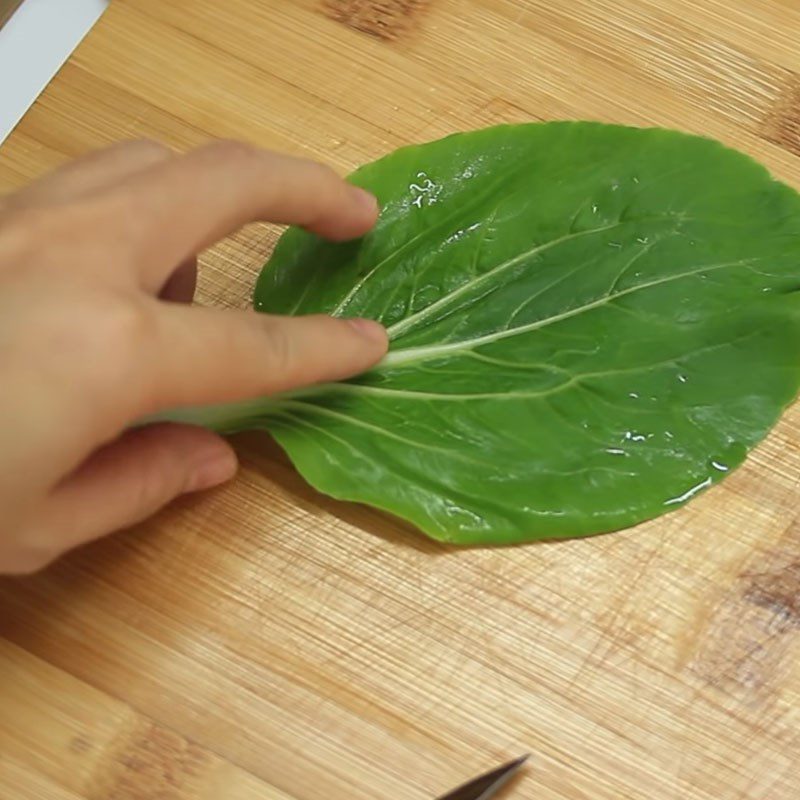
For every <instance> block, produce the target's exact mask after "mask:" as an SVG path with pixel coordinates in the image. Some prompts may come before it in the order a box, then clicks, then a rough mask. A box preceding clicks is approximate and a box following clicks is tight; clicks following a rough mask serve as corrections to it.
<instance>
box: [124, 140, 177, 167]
mask: <svg viewBox="0 0 800 800" xmlns="http://www.w3.org/2000/svg"><path fill="white" fill-rule="evenodd" d="M125 146H126V148H127V149H128V151H129V152H130V153H131V154H132V155H136V156H139V157H141V158H143V159H147V160H150V161H154V162H156V161H163V160H164V159H166V158H169V157H170V156H171V155H172V151H171V150H170V149H169V147H167V146H166V145H165V144H162V143H161V142H158V141H156V140H155V139H134V140H133V141H131V142H128V143H127V144H126V145H125Z"/></svg>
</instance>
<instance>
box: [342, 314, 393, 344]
mask: <svg viewBox="0 0 800 800" xmlns="http://www.w3.org/2000/svg"><path fill="white" fill-rule="evenodd" d="M347 321H348V322H349V323H350V325H351V326H352V327H353V328H355V329H356V331H357V332H358V334H359V335H360V336H363V337H364V338H365V339H369V340H370V341H371V342H380V343H381V344H384V345H385V344H386V328H384V327H383V325H381V324H380V322H375V320H372V319H360V318H357V319H348V320H347Z"/></svg>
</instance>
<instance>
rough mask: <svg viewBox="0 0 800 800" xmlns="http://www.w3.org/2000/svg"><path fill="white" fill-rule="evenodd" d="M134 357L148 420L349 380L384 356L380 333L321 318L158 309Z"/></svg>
mask: <svg viewBox="0 0 800 800" xmlns="http://www.w3.org/2000/svg"><path fill="white" fill-rule="evenodd" d="M161 305H162V308H160V309H159V310H158V313H157V314H156V324H155V325H152V326H147V330H148V334H147V335H148V337H149V347H144V348H140V349H139V350H138V353H137V355H138V359H139V364H140V368H141V370H142V372H143V375H142V376H140V377H141V378H142V380H139V381H137V382H136V385H138V386H146V387H148V388H147V394H146V395H145V396H142V397H141V400H140V402H142V403H143V404H144V406H145V408H139V409H136V410H135V411H136V412H138V413H139V414H152V413H156V412H158V411H162V410H163V409H164V408H170V407H175V406H192V405H202V404H213V403H223V402H228V401H234V400H245V399H248V398H252V397H258V396H263V395H270V394H275V393H277V392H284V391H288V390H290V389H295V388H299V387H301V386H308V385H310V384H313V383H320V382H324V381H335V380H343V379H345V378H350V377H352V376H353V375H357V374H359V373H361V372H364V371H365V370H367V369H369V368H370V367H372V366H373V365H374V364H376V363H377V362H378V361H379V360H380V359H381V358H382V357H383V356H384V355H385V353H386V350H387V348H388V338H387V335H386V331H385V329H384V328H383V326H382V325H380V324H379V323H377V322H373V321H372V320H366V319H349V320H348V319H336V318H334V317H329V316H324V315H312V316H301V317H280V316H273V315H270V314H260V313H254V312H246V311H226V310H220V309H212V308H198V307H188V306H182V305H174V304H169V305H168V304H161Z"/></svg>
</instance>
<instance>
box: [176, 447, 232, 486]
mask: <svg viewBox="0 0 800 800" xmlns="http://www.w3.org/2000/svg"><path fill="white" fill-rule="evenodd" d="M238 466H239V464H238V462H237V460H236V456H235V455H234V453H233V452H232V451H230V450H227V449H225V450H223V449H222V448H215V450H214V452H213V454H209V455H208V456H207V457H206V458H205V459H201V460H200V462H199V463H198V464H197V466H196V467H195V469H194V472H193V473H192V474H191V476H190V478H189V480H188V482H187V486H186V491H187V492H200V491H202V490H203V489H211V488H212V487H214V486H219V485H220V484H221V483H225V482H226V481H229V480H230V479H231V478H232V477H233V476H234V475H235V474H236V469H237V467H238Z"/></svg>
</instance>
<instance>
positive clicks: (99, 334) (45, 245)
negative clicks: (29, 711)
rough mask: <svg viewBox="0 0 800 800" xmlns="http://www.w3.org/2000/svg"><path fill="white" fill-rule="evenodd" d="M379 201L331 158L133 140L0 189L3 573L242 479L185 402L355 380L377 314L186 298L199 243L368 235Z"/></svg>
mask: <svg viewBox="0 0 800 800" xmlns="http://www.w3.org/2000/svg"><path fill="white" fill-rule="evenodd" d="M377 214H378V208H377V204H376V202H375V199H374V198H373V197H372V196H371V195H369V194H367V193H365V192H363V191H362V190H360V189H356V188H355V187H352V186H350V185H349V184H347V183H346V182H344V181H343V180H342V179H340V178H338V177H336V175H334V173H333V172H331V171H330V170H328V169H327V168H325V167H322V166H320V165H317V164H314V163H311V162H307V161H301V160H297V159H292V158H288V157H284V156H279V155H275V154H272V153H268V152H263V151H259V150H256V149H254V148H252V147H250V146H247V145H243V144H237V143H218V144H213V145H209V146H206V147H203V148H201V149H199V150H196V151H194V152H192V153H190V154H188V155H184V156H177V155H174V154H172V153H171V152H170V151H169V150H167V149H166V148H164V147H161V146H160V145H156V144H154V143H151V142H133V143H127V144H122V145H118V146H116V147H113V148H111V149H109V150H105V151H102V152H100V153H97V154H94V155H92V156H90V157H88V158H85V159H82V160H80V161H77V162H75V163H73V164H70V165H68V166H66V167H64V168H62V169H61V170H59V171H57V172H55V173H53V174H51V175H50V176H48V177H46V178H44V179H42V180H40V181H38V182H36V183H34V184H32V185H31V186H30V187H28V188H26V189H24V190H22V191H20V192H18V193H16V194H11V195H8V196H5V197H0V382H1V385H2V392H0V425H2V430H3V433H2V440H1V446H0V572H30V571H33V570H36V569H39V568H40V567H42V566H44V565H46V564H47V563H49V562H50V561H51V560H53V559H54V558H55V557H57V556H58V555H59V554H61V553H63V552H65V551H66V550H69V549H71V548H73V547H75V546H77V545H80V544H82V543H84V542H87V541H89V540H92V539H95V538H97V537H99V536H102V535H104V534H106V533H109V532H111V531H114V530H117V529H119V528H123V527H126V526H129V525H132V524H133V523H135V522H137V521H139V520H142V519H143V518H145V517H147V516H149V515H151V514H152V513H153V512H155V511H156V510H157V509H159V508H160V507H161V506H163V505H165V504H166V503H167V502H169V501H170V500H171V499H173V498H174V497H176V496H178V495H181V494H184V493H187V492H192V491H197V490H201V489H205V488H209V487H211V486H215V485H217V484H219V483H222V482H224V481H226V480H228V479H229V478H231V477H232V476H233V474H234V472H235V470H236V458H235V455H234V452H233V450H232V449H231V447H230V445H229V444H227V443H226V442H225V441H224V440H223V439H222V438H220V437H218V436H216V435H215V434H213V433H211V432H209V431H206V430H203V429H200V428H194V427H190V426H183V425H171V424H170V425H166V424H162V425H153V426H149V427H144V428H137V429H134V430H126V429H128V428H129V426H130V424H131V423H132V422H134V421H135V420H137V419H141V418H142V417H144V416H147V415H150V414H154V413H158V412H159V411H163V410H165V409H167V408H172V407H176V406H190V405H200V404H210V403H218V402H227V401H234V400H241V399H246V398H248V397H254V396H258V395H264V394H270V393H274V392H279V391H284V390H288V389H291V388H294V387H299V386H302V385H306V384H310V383H314V382H317V381H326V380H338V379H342V378H345V377H349V376H351V375H354V374H357V373H359V372H362V371H363V370H365V369H367V368H369V367H370V366H371V365H372V364H373V363H375V362H377V361H378V360H379V359H380V358H381V357H382V356H383V354H384V353H385V351H386V347H387V340H386V334H385V331H384V330H383V328H382V327H381V326H380V325H378V324H377V323H375V322H370V321H366V320H360V321H346V320H339V319H333V318H330V317H325V316H310V317H296V318H289V317H275V316H270V315H265V314H256V313H253V312H243V311H242V312H240V311H227V310H216V309H210V308H198V307H189V306H187V305H186V303H188V302H189V301H190V300H191V297H192V295H193V293H194V284H195V265H196V262H195V255H196V253H197V252H199V251H200V250H202V249H203V248H204V247H207V246H208V245H210V244H212V243H213V242H215V241H216V240H218V239H219V238H221V237H223V236H225V235H226V234H228V233H231V232H232V231H233V230H235V229H237V228H239V227H240V226H241V225H243V224H245V223H247V222H251V221H253V220H270V221H273V222H280V223H289V224H297V225H302V226H304V227H306V228H308V229H310V230H312V231H314V232H316V233H318V234H320V235H322V236H326V237H328V238H332V239H348V238H353V237H356V236H360V235H362V234H364V233H365V232H366V231H367V230H369V229H370V228H371V227H372V226H373V224H374V223H375V220H376V217H377Z"/></svg>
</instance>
